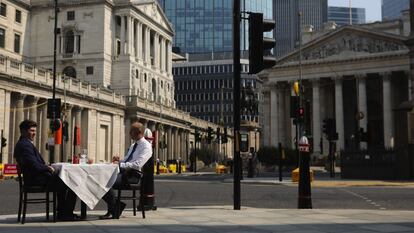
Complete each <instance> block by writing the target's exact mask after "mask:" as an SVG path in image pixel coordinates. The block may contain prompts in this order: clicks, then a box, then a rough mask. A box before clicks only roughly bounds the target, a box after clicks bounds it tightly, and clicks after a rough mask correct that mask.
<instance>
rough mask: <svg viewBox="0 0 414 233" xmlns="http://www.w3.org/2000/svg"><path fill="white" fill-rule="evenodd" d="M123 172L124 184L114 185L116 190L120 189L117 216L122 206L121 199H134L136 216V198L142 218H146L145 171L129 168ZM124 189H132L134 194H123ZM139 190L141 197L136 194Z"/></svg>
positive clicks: (135, 213) (117, 216)
mask: <svg viewBox="0 0 414 233" xmlns="http://www.w3.org/2000/svg"><path fill="white" fill-rule="evenodd" d="M124 173H125V174H123V177H122V179H123V183H124V184H125V185H123V186H122V187H114V189H115V190H117V191H118V196H117V201H116V205H117V208H116V209H117V211H118V212H117V213H116V218H119V216H120V214H121V213H120V208H121V200H132V205H133V207H132V208H133V212H134V216H136V215H137V204H136V200H139V207H138V208H140V209H141V213H142V218H145V208H144V206H143V205H144V193H143V189H142V188H141V187H142V182H143V179H144V176H145V173H141V172H139V171H137V170H134V169H128V170H126V171H125V172H124ZM122 191H132V194H131V195H130V196H122ZM137 191H139V197H137V196H136V193H137Z"/></svg>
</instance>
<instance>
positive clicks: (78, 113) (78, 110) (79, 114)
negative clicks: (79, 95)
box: [74, 106, 83, 154]
mask: <svg viewBox="0 0 414 233" xmlns="http://www.w3.org/2000/svg"><path fill="white" fill-rule="evenodd" d="M82 110H83V108H82V107H79V106H76V107H75V127H77V128H78V129H79V130H78V132H79V133H80V132H81V129H82V128H81V121H82ZM80 136H81V135H78V137H79V138H80ZM74 140H76V138H74ZM79 153H81V145H76V146H75V154H79Z"/></svg>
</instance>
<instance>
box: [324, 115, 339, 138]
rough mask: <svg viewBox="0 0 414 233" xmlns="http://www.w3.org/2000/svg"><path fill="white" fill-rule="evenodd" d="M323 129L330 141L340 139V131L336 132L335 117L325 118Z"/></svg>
mask: <svg viewBox="0 0 414 233" xmlns="http://www.w3.org/2000/svg"><path fill="white" fill-rule="evenodd" d="M322 131H323V133H324V134H325V135H326V137H327V139H328V140H329V141H335V140H338V133H337V132H336V123H335V119H332V118H327V119H324V120H323V125H322Z"/></svg>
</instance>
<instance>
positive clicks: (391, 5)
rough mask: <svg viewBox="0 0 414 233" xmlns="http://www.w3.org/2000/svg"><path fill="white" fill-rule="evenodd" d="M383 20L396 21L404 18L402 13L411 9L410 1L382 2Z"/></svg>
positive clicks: (394, 0) (387, 0)
mask: <svg viewBox="0 0 414 233" xmlns="http://www.w3.org/2000/svg"><path fill="white" fill-rule="evenodd" d="M381 8H382V9H381V11H382V18H383V19H395V18H399V17H401V16H402V14H401V11H403V10H407V9H408V8H410V1H409V0H382V7H381Z"/></svg>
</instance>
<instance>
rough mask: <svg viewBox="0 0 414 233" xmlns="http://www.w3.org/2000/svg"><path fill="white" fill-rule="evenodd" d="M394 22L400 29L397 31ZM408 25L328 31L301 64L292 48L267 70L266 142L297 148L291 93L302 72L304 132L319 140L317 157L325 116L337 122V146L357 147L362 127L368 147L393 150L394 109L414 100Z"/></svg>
mask: <svg viewBox="0 0 414 233" xmlns="http://www.w3.org/2000/svg"><path fill="white" fill-rule="evenodd" d="M391 24H392V25H396V26H397V27H395V28H394V29H393V30H391V29H390V28H389V25H391ZM407 26H408V27H409V25H408V24H407V22H406V21H403V20H396V21H393V22H386V25H383V26H381V25H379V23H375V24H373V25H369V24H367V25H361V26H344V27H341V28H339V29H335V30H331V31H328V32H324V33H323V34H322V35H321V36H319V37H317V38H313V39H312V40H310V41H308V42H306V44H304V46H303V49H302V65H301V66H300V62H299V56H300V55H299V54H300V53H299V51H294V52H292V53H290V54H288V55H287V56H285V57H283V58H281V59H280V60H279V61H278V63H277V65H276V66H274V67H273V68H272V69H269V70H267V71H264V72H263V73H262V74H261V78H262V79H263V80H264V85H263V86H264V89H263V93H264V108H263V109H264V111H265V112H264V121H265V122H264V125H267V126H268V127H266V128H264V130H263V141H264V144H265V145H272V146H275V145H277V144H278V143H279V142H281V143H282V144H283V145H284V146H286V147H294V140H295V126H294V125H293V120H292V119H291V118H290V96H291V95H294V92H293V88H292V85H293V82H294V81H298V80H299V79H300V76H299V74H300V69H301V70H302V76H301V77H302V83H303V90H304V93H303V94H302V97H303V99H304V106H305V109H306V115H307V116H306V117H305V126H304V129H303V131H304V134H305V135H307V136H308V137H309V138H310V139H311V141H313V152H314V154H315V155H319V154H320V153H322V152H324V154H327V152H328V150H327V149H328V142H327V140H326V138H325V136H324V135H323V132H322V131H323V129H322V124H323V120H324V119H326V118H332V119H335V122H336V130H337V132H338V136H339V139H338V141H337V150H338V151H339V150H340V149H345V148H352V147H356V146H357V145H355V143H357V142H356V141H355V140H356V137H357V134H358V131H359V130H360V128H362V129H363V130H364V132H367V139H368V140H367V142H363V143H361V144H360V145H359V146H361V147H362V148H367V147H368V148H375V147H380V148H392V147H394V146H395V142H394V139H395V125H396V122H395V118H394V116H395V112H394V111H393V110H394V109H396V108H397V107H398V106H399V104H401V103H402V102H404V101H409V100H412V98H413V94H414V93H413V91H414V90H413V79H412V76H410V63H409V50H408V47H407V46H406V44H405V42H406V40H407V38H408V33H409V28H407ZM382 29H384V30H382ZM384 31H386V32H384ZM390 32H391V33H390ZM360 113H362V117H361V114H360ZM357 116H359V118H358V117H357ZM319 145H323V146H322V147H320V146H319ZM321 149H322V151H321Z"/></svg>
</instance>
